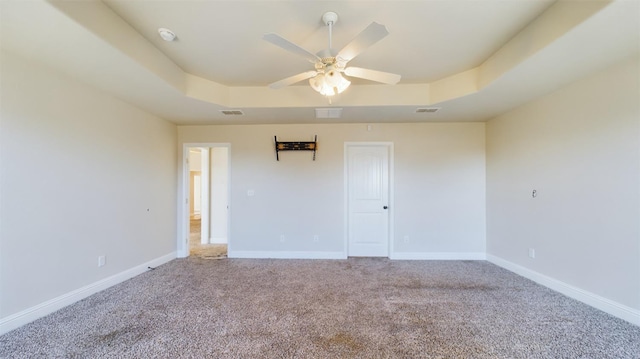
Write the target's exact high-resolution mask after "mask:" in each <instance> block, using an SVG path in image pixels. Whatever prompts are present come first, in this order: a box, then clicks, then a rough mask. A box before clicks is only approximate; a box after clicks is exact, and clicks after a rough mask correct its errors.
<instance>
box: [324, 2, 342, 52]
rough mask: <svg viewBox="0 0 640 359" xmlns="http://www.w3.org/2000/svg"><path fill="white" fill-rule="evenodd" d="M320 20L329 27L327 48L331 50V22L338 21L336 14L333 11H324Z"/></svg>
mask: <svg viewBox="0 0 640 359" xmlns="http://www.w3.org/2000/svg"><path fill="white" fill-rule="evenodd" d="M322 21H323V22H324V24H325V25H327V26H328V27H329V50H330V51H331V50H332V49H333V46H332V45H331V39H332V37H333V36H332V35H333V24H335V23H336V22H337V21H338V14H336V13H335V12H333V11H328V12H325V13H324V15H322Z"/></svg>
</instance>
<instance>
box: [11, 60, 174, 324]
mask: <svg viewBox="0 0 640 359" xmlns="http://www.w3.org/2000/svg"><path fill="white" fill-rule="evenodd" d="M0 62H1V73H2V89H1V91H2V92H1V99H2V108H1V111H2V112H1V117H2V133H1V141H0V143H1V145H0V146H1V147H0V148H1V151H2V162H1V164H0V166H1V167H0V168H1V171H0V172H1V176H2V181H1V193H2V197H1V199H0V201H1V203H0V205H1V208H2V212H1V214H0V222H1V223H2V225H1V227H0V318H6V317H7V316H10V315H12V314H15V313H17V312H20V311H23V310H25V309H27V308H32V307H34V306H36V305H40V304H42V303H44V302H47V301H49V300H51V299H53V298H56V297H58V296H61V295H63V294H68V293H70V292H72V291H75V290H77V289H79V288H82V287H83V286H86V285H89V284H93V283H96V282H99V281H101V280H105V279H107V278H110V276H113V275H115V274H118V273H122V272H123V271H126V270H129V269H130V268H132V267H135V266H139V265H141V264H143V263H146V262H148V261H151V260H153V259H156V258H158V257H161V256H165V255H167V254H171V253H172V252H174V251H175V233H176V227H175V223H176V216H177V213H176V201H177V199H176V188H177V185H176V176H175V174H176V171H177V170H176V166H177V159H176V147H177V144H176V127H175V126H174V125H172V124H170V123H168V122H166V121H164V120H161V119H159V118H157V117H154V116H152V115H149V114H148V113H146V112H143V111H140V110H138V109H137V108H135V107H132V106H131V105H129V104H127V103H124V102H122V101H120V100H117V99H115V98H113V97H111V96H109V95H106V94H104V93H102V92H100V91H97V90H95V89H93V88H91V87H88V86H85V85H83V84H80V83H78V82H76V81H75V80H73V79H70V78H68V77H66V76H64V75H62V74H60V73H58V72H54V71H51V70H49V69H47V68H44V67H42V66H40V65H37V64H35V63H33V62H31V61H29V60H25V59H21V58H16V57H13V56H12V55H9V54H6V53H4V52H3V53H2V58H1V61H0ZM25 163H29V164H30V165H29V166H24V164H25ZM99 255H105V256H106V265H105V266H103V267H100V268H98V265H97V264H98V256H99Z"/></svg>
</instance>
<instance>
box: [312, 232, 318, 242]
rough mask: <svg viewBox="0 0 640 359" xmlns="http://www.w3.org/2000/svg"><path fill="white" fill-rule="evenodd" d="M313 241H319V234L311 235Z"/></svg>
mask: <svg viewBox="0 0 640 359" xmlns="http://www.w3.org/2000/svg"><path fill="white" fill-rule="evenodd" d="M313 241H314V242H319V241H320V236H319V235H317V234H316V235H315V236H313Z"/></svg>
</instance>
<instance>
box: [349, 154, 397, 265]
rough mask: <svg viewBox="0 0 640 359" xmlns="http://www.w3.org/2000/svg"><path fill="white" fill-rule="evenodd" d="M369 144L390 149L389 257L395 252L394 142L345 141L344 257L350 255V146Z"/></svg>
mask: <svg viewBox="0 0 640 359" xmlns="http://www.w3.org/2000/svg"><path fill="white" fill-rule="evenodd" d="M368 146H380V147H386V148H387V150H388V151H389V211H388V216H389V229H388V230H389V233H387V236H388V238H389V258H391V257H392V256H393V253H394V245H393V243H394V242H395V241H394V235H393V234H394V233H395V231H394V227H395V221H394V212H395V210H394V209H395V208H394V207H395V206H394V193H393V189H394V187H395V186H394V177H395V172H394V155H393V142H345V143H344V191H343V193H344V244H343V246H344V247H343V248H344V257H345V258H348V256H349V148H350V147H368Z"/></svg>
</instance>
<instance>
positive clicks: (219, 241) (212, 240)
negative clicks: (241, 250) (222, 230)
mask: <svg viewBox="0 0 640 359" xmlns="http://www.w3.org/2000/svg"><path fill="white" fill-rule="evenodd" d="M209 243H211V244H227V238H226V237H224V238H209Z"/></svg>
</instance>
